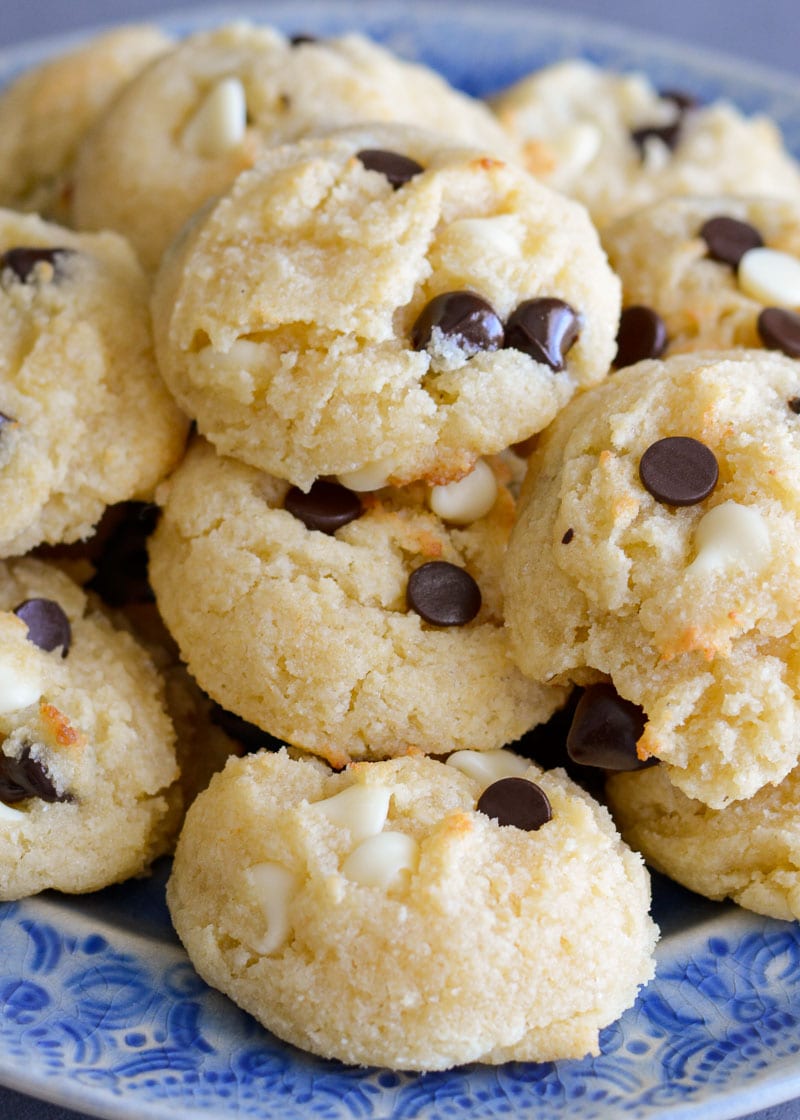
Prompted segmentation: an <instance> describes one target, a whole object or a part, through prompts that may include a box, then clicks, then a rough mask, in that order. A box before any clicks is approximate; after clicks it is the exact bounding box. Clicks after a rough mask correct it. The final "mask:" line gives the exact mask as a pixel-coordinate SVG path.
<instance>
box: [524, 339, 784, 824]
mask: <svg viewBox="0 0 800 1120" xmlns="http://www.w3.org/2000/svg"><path fill="white" fill-rule="evenodd" d="M798 397H800V365H799V364H798V363H796V362H793V361H791V360H790V359H788V358H786V357H784V356H783V355H779V354H773V353H770V352H768V351H761V350H753V351H731V352H727V353H723V354H720V353H717V352H705V353H693V354H685V355H676V356H674V357H672V358H669V359H667V360H666V361H663V362H659V361H649V362H640V363H639V364H637V365H634V366H630V367H628V368H627V369H624V370H621V371H620V372H619V373H617V374H615V375H614V377H612V378H610V379H609V380H608V381H606V382H605V383H604V384H603V385H602V386H599V387H597V388H596V389H593V390H592V391H591V392H589V393H585V394H583V395H582V396H581V397H580V398H578V399H576V400H575V401H574V402H572V403H571V404H570V406H569V407H568V408H567V409H565V411H564V413H563V414H562V416H560V417H559V418H558V420H557V421H556V422H555V424H553V425H552V427H551V428H550V429H549V430H548V431H547V432H546V433H545V434H544V435H543V436H542V437H541V439H540V443H539V446H538V448H537V450H536V452H535V453H534V455H533V457H532V458H531V460H530V464H529V471H528V475H527V477H526V481H525V485H524V489H523V494H522V497H521V500H520V509H519V518H518V522H517V525H516V526H515V529H514V531H513V533H512V537H511V541H510V544H509V549H508V553H507V569H506V586H505V594H506V618H507V620H508V626H509V629H510V634H511V639H512V646H513V650H514V655H515V657H516V659H517V661H518V664H519V665H520V667H521V668H522V669H523V670H524V671H525V672H527V673H529V674H530V675H531V676H532V678H533V679H535V680H540V681H551V680H555V681H564V680H568V679H574V680H578V681H580V682H591V681H592V680H594V679H597V675H598V674H599V673H600V674H606V675H608V676H610V677H611V678H612V680H613V683H614V685H615V686H616V689H617V692H618V693H619V694H620V696H622V697H624V698H625V699H626V700H630V701H632V702H633V703H634V704H638V705H640V706H641V707H642V708H643V709H644V713H645V716H646V717H647V721H648V722H647V723H646V725H645V728H644V732H643V734H642V736H641V738H640V740H639V743H638V749H639V753H640V755H641V757H643V758H644V757H647V756H648V755H655V756H656V757H658V758H660V759H662V760H663V762H664V763H666V764H668V770H669V777H670V780H671V781H672V782H674V784H675V785H677V786H679V787H680V788H681V789H682V790H683V791H684V792H685V793H686V794H688V795H689V796H690V797H695V798H698V799H699V800H701V801H703V802H705V803H706V804H708V805H710V806H712V807H713V808H721V807H723V806H724V805H726V804H727V803H728V802H729V801H732V800H736V799H740V798H746V797H749V796H752V795H753V794H754V793H756V791H757V790H758V789H760V787H761V786H763V785H765V784H766V783H768V782H778V781H780V780H781V779H782V778H783V777H784V776H785V775H786V774H787V773H788V772H789V771H790V770H791V769H792V767H793V766H794V765H795V763H796V761H797V758H798V754H800V687H799V686H798V665H800V611H798V606H797V597H796V595H795V588H796V586H797V583H798V579H800V549H798V546H797V542H798V535H799V534H800V491H798V486H797V479H798V478H800V416H798V410H799V409H800V400H799V399H798Z"/></svg>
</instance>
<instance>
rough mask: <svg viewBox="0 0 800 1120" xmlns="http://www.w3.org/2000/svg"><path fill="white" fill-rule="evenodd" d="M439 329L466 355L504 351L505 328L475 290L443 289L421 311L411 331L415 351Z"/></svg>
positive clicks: (425, 344) (489, 305)
mask: <svg viewBox="0 0 800 1120" xmlns="http://www.w3.org/2000/svg"><path fill="white" fill-rule="evenodd" d="M434 328H435V329H437V330H438V331H439V332H440V333H441V334H442V335H443V336H444V338H447V339H452V341H453V342H454V343H455V344H456V346H458V348H459V350H462V351H463V352H464V353H465V354H468V355H469V356H472V355H473V354H477V353H479V352H480V351H481V350H500V349H501V348H502V345H503V339H504V331H503V324H502V323H501V322H500V317H499V316H498V314H497V312H496V311H495V309H494V308H493V307H492V305H491V304H490V303H488V302H487V301H486V300H485V299H483V298H482V297H481V296H479V295H476V294H475V292H466V291H463V292H443V293H442V294H441V295H438V296H435V297H434V298H433V299H432V300H431V301H430V303H429V304H427V305H426V306H425V307H424V308H423V309H422V311H421V312H420V314H419V316H418V318H417V321H416V323H414V327H413V329H412V331H411V342H412V345H413V347H414V349H415V350H424V349H425V347H426V346H427V345H428V343H429V342H430V340H431V335H432V333H433V331H434Z"/></svg>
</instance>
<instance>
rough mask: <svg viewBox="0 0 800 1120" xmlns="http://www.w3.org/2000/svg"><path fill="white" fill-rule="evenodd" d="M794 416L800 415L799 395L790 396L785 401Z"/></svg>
mask: <svg viewBox="0 0 800 1120" xmlns="http://www.w3.org/2000/svg"><path fill="white" fill-rule="evenodd" d="M786 403H787V404H788V406H789V408H790V409H791V410H792V412H793V413H794V414H795V416H797V415H800V397H792V398H791V400H788V401H787V402H786Z"/></svg>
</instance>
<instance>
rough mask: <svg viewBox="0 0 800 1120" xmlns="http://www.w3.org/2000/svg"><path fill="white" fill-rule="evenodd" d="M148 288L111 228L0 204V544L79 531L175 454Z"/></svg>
mask: <svg viewBox="0 0 800 1120" xmlns="http://www.w3.org/2000/svg"><path fill="white" fill-rule="evenodd" d="M148 294H149V289H148V284H147V282H146V280H145V277H144V275H143V273H142V271H141V269H140V268H139V266H138V264H137V263H136V260H135V258H134V256H133V253H132V251H131V250H130V247H129V246H128V245H127V244H126V243H125V242H124V241H123V239H122V238H121V237H118V236H117V235H116V234H75V233H72V232H70V231H69V230H65V229H63V228H61V227H60V226H56V225H52V224H47V223H45V222H43V221H41V219H39V218H38V217H36V216H35V215H32V214H31V215H22V214H17V213H14V212H12V211H10V210H4V211H0V332H2V338H3V346H2V350H0V414H1V415H0V555H6V556H8V555H14V554H17V553H22V552H25V551H26V550H28V549H30V548H32V547H33V546H35V545H37V544H39V543H40V542H43V541H44V542H48V543H56V542H59V541H72V540H77V539H80V538H82V537H85V536H88V535H89V534H90V533H91V531H92V527H93V526H94V525H95V524H96V523H97V522H98V521H99V519H100V517H101V515H102V513H103V510H104V509H105V508H106V506H108V505H110V504H111V503H113V502H118V501H122V500H126V499H129V498H137V497H138V498H145V497H148V496H149V495H150V493H151V492H152V490H153V488H154V487H155V485H156V484H157V483H158V482H159V481H160V479H161V478H162V477H163V476H164V475H165V474H166V473H167V471H168V470H169V469H170V468H171V467H172V466H174V464H175V463H176V462H177V460H178V458H179V457H180V455H181V453H182V450H183V444H184V440H185V437H186V431H187V426H188V422H187V420H186V419H185V417H184V416H183V415H182V413H181V412H180V411H179V409H178V408H177V406H176V405H175V403H174V402H173V400H172V398H171V397H170V395H169V393H168V391H167V389H166V388H165V386H164V384H163V382H162V380H161V377H160V375H159V372H158V369H157V367H156V364H155V358H154V354H153V343H152V334H151V327H150V316H149V311H148V304H147V300H148Z"/></svg>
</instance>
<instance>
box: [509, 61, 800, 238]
mask: <svg viewBox="0 0 800 1120" xmlns="http://www.w3.org/2000/svg"><path fill="white" fill-rule="evenodd" d="M493 105H494V109H495V111H496V112H497V115H498V119H499V120H500V122H501V123H502V124H503V125H504V126H505V127H506V129H507V130H508V132H509V134H510V135H511V136H512V138H513V139H514V141H515V142H516V143H518V144H519V145H520V146H521V147H523V148H524V151H525V153H526V159H525V162H526V164H527V166H528V167H529V168H530V170H531V171H532V172H533V173H534V174H536V175H538V176H540V177H541V178H542V179H543V180H544V181H545V182H547V183H549V184H550V185H551V186H553V187H555V188H556V189H558V190H562V191H564V192H565V193H567V194H569V195H572V196H574V197H575V198H577V199H579V200H580V201H581V202H583V203H584V204H585V205H586V206H587V207H588V209H589V211H590V213H591V215H592V217H593V218H594V220H595V222H596V223H597V224H598V225H599V226H605V225H607V224H608V223H609V222H611V221H613V220H614V219H615V218H618V217H621V216H622V215H623V214H626V213H630V212H631V211H633V210H635V209H637V208H638V207H640V206H646V205H647V204H649V203H651V202H654V201H655V200H656V199H659V198H665V197H666V196H668V195H685V194H694V195H701V194H713V195H719V194H728V193H730V194H770V195H777V196H780V197H781V198H791V199H794V200H795V201H797V200H800V169H798V166H797V164H796V162H795V161H794V160H793V159H792V157H791V156H790V155H789V153H788V152H787V151H786V149H785V148H784V145H783V140H782V137H781V134H780V132H779V130H778V128H777V126H776V125H775V124H774V122H772V121H771V120H769V119H768V118H767V117H763V116H755V117H745V116H743V115H742V114H741V113H740V112H739V111H738V110H737V109H736V108H734V106H733V105H731V104H729V103H728V102H726V101H715V102H713V103H711V104H709V105H698V104H697V103H696V102H695V101H694V100H693V99H692V97H691V96H690V95H687V94H684V93H682V92H679V91H675V92H672V91H665V92H659V91H658V90H656V89H655V88H654V86H653V85H652V84H651V83H650V81H649V79H648V78H647V77H645V75H643V74H638V73H629V74H618V73H614V72H612V71H606V70H603V69H601V68H600V67H598V66H595V65H593V64H592V63H590V62H588V61H585V60H581V59H571V60H568V61H566V62H559V63H556V64H555V65H554V66H548V67H545V68H544V69H542V70H539V71H536V72H535V73H533V74H531V75H529V76H528V77H526V78H523V79H522V80H521V81H520V82H518V83H516V84H515V85H513V86H512V87H511V88H510V89H508V90H506V91H505V92H504V93H502V94H500V95H499V96H498V97H497V98H496V99H495V101H494V103H493Z"/></svg>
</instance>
